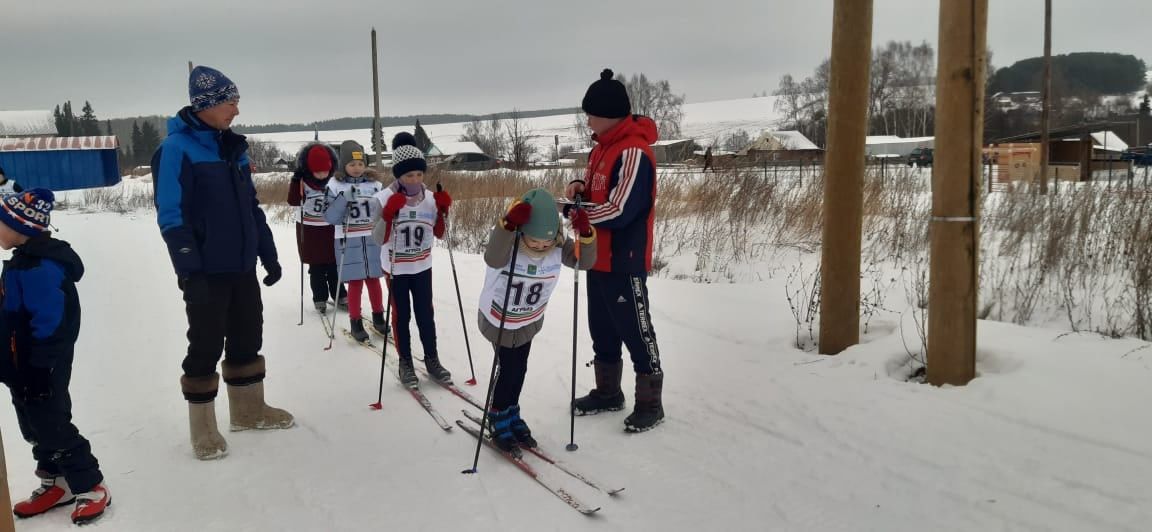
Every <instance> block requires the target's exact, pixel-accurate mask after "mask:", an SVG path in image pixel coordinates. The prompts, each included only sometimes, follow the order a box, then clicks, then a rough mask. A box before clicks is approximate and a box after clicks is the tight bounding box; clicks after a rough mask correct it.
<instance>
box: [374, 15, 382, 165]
mask: <svg viewBox="0 0 1152 532" xmlns="http://www.w3.org/2000/svg"><path fill="white" fill-rule="evenodd" d="M382 133H383V132H382V131H380V71H379V65H378V64H377V62H376V28H372V151H374V152H376V170H377V171H380V170H382V169H383V168H384V160H383V159H384V156H383V155H382V153H383V150H381V149H380V148H381V146H382V145H383V144H384V142H383V140H384V139H382V138H380V137H381V135H382Z"/></svg>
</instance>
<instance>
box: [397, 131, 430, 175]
mask: <svg viewBox="0 0 1152 532" xmlns="http://www.w3.org/2000/svg"><path fill="white" fill-rule="evenodd" d="M413 170H420V171H421V172H427V171H428V162H427V161H425V160H424V152H422V151H420V148H417V147H416V137H413V136H412V134H411V133H409V132H407V131H401V132H399V133H397V134H396V136H395V137H392V175H393V176H395V177H396V178H397V179H399V178H400V176H402V175H404V174H407V173H408V172H411V171H413Z"/></svg>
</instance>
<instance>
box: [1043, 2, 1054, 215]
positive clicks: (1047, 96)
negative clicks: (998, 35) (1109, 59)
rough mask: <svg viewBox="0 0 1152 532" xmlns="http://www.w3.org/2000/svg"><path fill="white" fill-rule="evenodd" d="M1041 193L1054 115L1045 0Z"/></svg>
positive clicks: (1045, 181) (1049, 10)
mask: <svg viewBox="0 0 1152 532" xmlns="http://www.w3.org/2000/svg"><path fill="white" fill-rule="evenodd" d="M1040 100H1041V103H1040V105H1041V109H1040V193H1041V194H1047V193H1048V157H1049V156H1048V129H1049V128H1050V127H1051V126H1050V125H1049V123H1048V119H1049V115H1050V114H1051V113H1052V101H1051V100H1052V0H1044V80H1043V85H1041V87H1040Z"/></svg>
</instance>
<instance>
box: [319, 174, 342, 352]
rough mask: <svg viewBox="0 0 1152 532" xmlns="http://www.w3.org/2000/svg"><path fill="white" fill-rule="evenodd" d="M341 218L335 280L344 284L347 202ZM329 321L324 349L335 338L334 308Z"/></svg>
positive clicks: (330, 345)
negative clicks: (338, 256) (326, 343)
mask: <svg viewBox="0 0 1152 532" xmlns="http://www.w3.org/2000/svg"><path fill="white" fill-rule="evenodd" d="M341 194H343V192H341ZM325 208H327V207H325ZM343 218H344V221H343V223H341V224H340V259H339V262H337V263H336V282H337V283H340V284H344V259H345V258H346V255H347V254H348V204H347V203H345V204H344V214H343ZM337 294H339V289H337ZM336 304H337V306H339V304H340V300H339V299H337V300H336ZM336 310H340V309H339V308H337V309H336ZM320 319H324V317H323V316H321V317H320ZM331 323H332V326H331V327H329V328H328V347H325V348H324V350H325V351H331V350H332V342H333V341H334V340H335V339H336V311H335V310H334V311H333V312H332V321H331Z"/></svg>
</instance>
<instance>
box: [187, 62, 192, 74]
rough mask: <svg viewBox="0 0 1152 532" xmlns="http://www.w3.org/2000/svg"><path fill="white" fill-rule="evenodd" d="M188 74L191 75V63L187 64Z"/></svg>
mask: <svg viewBox="0 0 1152 532" xmlns="http://www.w3.org/2000/svg"><path fill="white" fill-rule="evenodd" d="M188 74H192V62H191V61H189V62H188Z"/></svg>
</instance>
